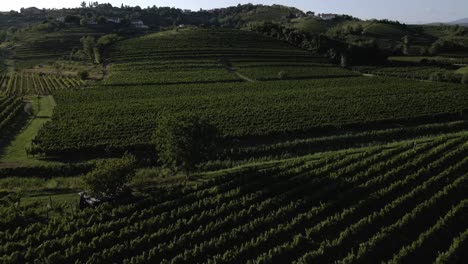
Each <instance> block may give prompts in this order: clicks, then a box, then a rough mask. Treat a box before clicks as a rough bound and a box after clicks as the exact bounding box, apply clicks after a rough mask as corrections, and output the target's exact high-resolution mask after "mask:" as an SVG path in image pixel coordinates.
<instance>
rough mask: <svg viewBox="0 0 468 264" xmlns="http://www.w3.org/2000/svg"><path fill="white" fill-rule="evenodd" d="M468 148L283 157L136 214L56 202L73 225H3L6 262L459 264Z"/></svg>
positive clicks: (448, 142)
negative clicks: (369, 263)
mask: <svg viewBox="0 0 468 264" xmlns="http://www.w3.org/2000/svg"><path fill="white" fill-rule="evenodd" d="M467 142H468V135H467V134H466V132H463V133H456V134H447V135H445V136H442V137H431V138H424V139H421V140H414V141H402V142H398V143H393V144H389V145H381V146H375V147H369V148H358V149H349V150H345V151H338V152H329V153H323V154H315V155H312V156H306V157H302V158H296V159H288V160H280V161H277V162H275V163H272V162H270V163H266V164H264V165H257V166H249V167H244V168H240V169H236V170H234V171H230V172H224V173H223V172H222V173H221V174H218V176H217V177H215V178H211V177H210V178H208V180H206V181H205V182H204V183H199V184H197V185H191V186H186V187H184V188H180V186H178V187H177V186H176V187H174V188H170V187H167V186H166V187H162V188H161V189H160V190H158V191H155V192H154V193H155V195H154V196H150V197H147V198H144V199H141V200H139V201H137V202H134V203H131V204H128V205H127V204H121V205H111V204H109V205H105V206H101V207H99V208H97V209H88V210H84V211H79V212H77V211H73V209H71V212H68V211H70V208H67V207H66V206H64V205H60V204H56V205H52V207H53V209H52V210H53V211H56V212H62V213H59V214H61V215H62V216H63V217H61V218H57V219H54V220H53V221H49V222H44V221H41V220H40V219H41V217H40V216H39V215H44V214H45V212H41V211H39V212H37V211H36V213H37V214H38V215H37V216H36V215H35V214H34V213H33V212H34V211H30V215H28V216H26V215H24V217H22V219H24V220H23V221H22V222H18V221H15V218H12V217H11V218H7V219H5V218H4V219H2V220H1V222H0V223H1V225H2V232H1V233H0V242H1V246H0V256H3V257H1V258H0V259H1V260H2V261H6V262H12V261H17V260H21V261H32V260H34V259H36V260H37V259H41V260H44V261H60V262H69V261H76V260H79V261H80V262H100V263H103V262H106V263H107V262H113V261H116V260H118V261H119V262H120V261H121V262H122V263H148V262H150V263H159V262H161V263H195V262H209V263H215V262H216V263H220V262H222V263H241V262H242V263H245V262H247V263H278V262H279V263H291V262H294V263H311V262H318V263H332V262H335V261H336V262H337V263H368V262H375V261H377V262H380V261H388V263H400V262H403V261H404V262H413V261H418V262H424V263H430V262H435V263H460V262H459V261H460V260H462V259H465V258H466V251H465V250H464V248H465V245H466V242H467V241H466V235H467V228H468V221H467V220H468V215H467V212H468V210H467V208H468V197H467V193H466V184H467V182H468V174H467V172H468V170H467V168H468V167H467V166H468V157H467V153H468V143H467ZM54 206H55V207H54ZM54 208H55V209H54ZM60 208H62V209H60ZM2 210H3V211H2V215H3V214H5V215H12V214H11V213H10V211H8V210H13V209H2ZM44 210H45V209H44ZM47 210H49V209H47ZM38 219H39V220H38ZM402 234H404V235H402Z"/></svg>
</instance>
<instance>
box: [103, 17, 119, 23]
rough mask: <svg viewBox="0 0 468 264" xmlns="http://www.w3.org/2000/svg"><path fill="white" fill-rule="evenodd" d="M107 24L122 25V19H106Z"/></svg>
mask: <svg viewBox="0 0 468 264" xmlns="http://www.w3.org/2000/svg"><path fill="white" fill-rule="evenodd" d="M106 20H107V22H110V23H114V24H120V18H113V17H110V18H109V17H106Z"/></svg>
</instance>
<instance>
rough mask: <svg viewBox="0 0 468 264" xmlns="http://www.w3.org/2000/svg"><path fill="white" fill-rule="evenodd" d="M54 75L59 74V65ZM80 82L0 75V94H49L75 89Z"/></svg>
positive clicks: (59, 78) (40, 75) (74, 79)
mask: <svg viewBox="0 0 468 264" xmlns="http://www.w3.org/2000/svg"><path fill="white" fill-rule="evenodd" d="M54 66H57V68H56V69H55V70H56V73H57V74H60V73H61V68H60V65H58V64H55V65H54ZM81 84H82V81H81V80H79V79H78V78H73V77H58V76H55V75H46V74H26V73H24V72H22V73H15V74H9V75H3V76H2V75H0V93H4V94H6V95H38V94H50V93H51V92H52V91H56V90H61V89H70V88H77V87H79V86H80V85H81Z"/></svg>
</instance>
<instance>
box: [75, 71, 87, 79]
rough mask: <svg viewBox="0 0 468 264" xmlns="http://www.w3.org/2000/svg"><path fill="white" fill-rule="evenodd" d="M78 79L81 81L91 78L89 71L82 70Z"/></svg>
mask: <svg viewBox="0 0 468 264" xmlns="http://www.w3.org/2000/svg"><path fill="white" fill-rule="evenodd" d="M78 77H79V78H80V79H81V80H86V79H88V77H89V72H88V71H87V70H81V71H79V72H78Z"/></svg>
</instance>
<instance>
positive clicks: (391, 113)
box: [34, 30, 468, 155]
mask: <svg viewBox="0 0 468 264" xmlns="http://www.w3.org/2000/svg"><path fill="white" fill-rule="evenodd" d="M261 46H263V47H264V49H262V50H261V51H260V47H261ZM241 48H242V49H241ZM195 50H198V51H197V52H195ZM114 52H115V53H114V54H115V55H114V56H113V63H114V64H113V66H112V73H111V75H110V76H109V78H107V79H106V80H105V81H103V82H102V83H101V84H100V85H97V86H96V87H95V89H89V90H86V91H85V90H78V91H58V92H56V93H55V99H56V101H57V104H58V106H57V108H56V109H55V115H54V116H53V122H50V123H48V124H47V125H46V126H45V128H44V129H43V130H41V132H40V134H39V135H38V137H37V139H36V141H35V142H36V145H35V147H34V152H37V153H45V154H46V155H60V154H73V153H85V152H90V151H97V152H99V151H101V152H102V151H103V150H104V148H106V147H107V148H111V149H114V150H124V149H142V148H143V149H145V148H147V149H148V148H152V146H151V144H150V141H151V140H150V138H151V135H152V133H153V131H154V128H155V120H156V118H157V116H158V115H161V114H168V113H179V114H180V113H192V114H196V115H199V116H202V117H207V118H209V119H210V120H211V121H212V122H213V123H214V124H215V125H216V126H217V127H218V128H219V129H220V130H221V132H222V135H223V136H224V137H225V138H226V139H232V138H248V137H269V136H278V135H285V134H287V135H294V134H297V133H305V132H313V131H318V130H321V129H323V128H339V127H342V126H352V125H354V126H365V125H370V124H387V126H390V127H391V126H394V124H395V123H396V124H398V123H400V122H404V120H412V119H418V120H420V121H419V122H423V123H424V122H439V123H440V122H441V119H443V118H441V117H443V116H451V119H452V121H453V119H461V118H462V116H463V114H464V113H465V112H464V111H466V108H467V104H466V102H467V101H468V90H467V89H466V87H464V86H462V85H456V84H436V83H425V82H417V81H402V80H401V79H396V78H381V77H374V78H368V77H361V76H359V75H358V74H356V73H354V72H352V71H349V70H345V69H340V68H338V67H336V66H332V65H330V64H329V63H326V62H325V60H324V59H323V58H321V57H318V56H316V55H313V54H310V53H304V52H303V51H301V50H297V49H295V48H292V47H290V46H289V45H287V44H285V43H283V42H278V41H274V40H271V39H266V38H262V37H258V36H256V35H255V34H253V33H249V32H243V31H233V30H182V31H178V32H175V31H169V32H163V33H157V34H151V35H148V36H144V37H141V38H137V39H131V40H128V41H124V42H123V43H121V44H119V45H118V46H117V47H116V48H115V50H114ZM280 72H286V73H287V77H285V78H284V79H283V80H279V78H278V75H279V73H280ZM275 75H276V77H275ZM242 77H244V78H242ZM246 79H247V81H246ZM249 80H250V81H249ZM256 80H265V81H256ZM442 121H443V120H442Z"/></svg>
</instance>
